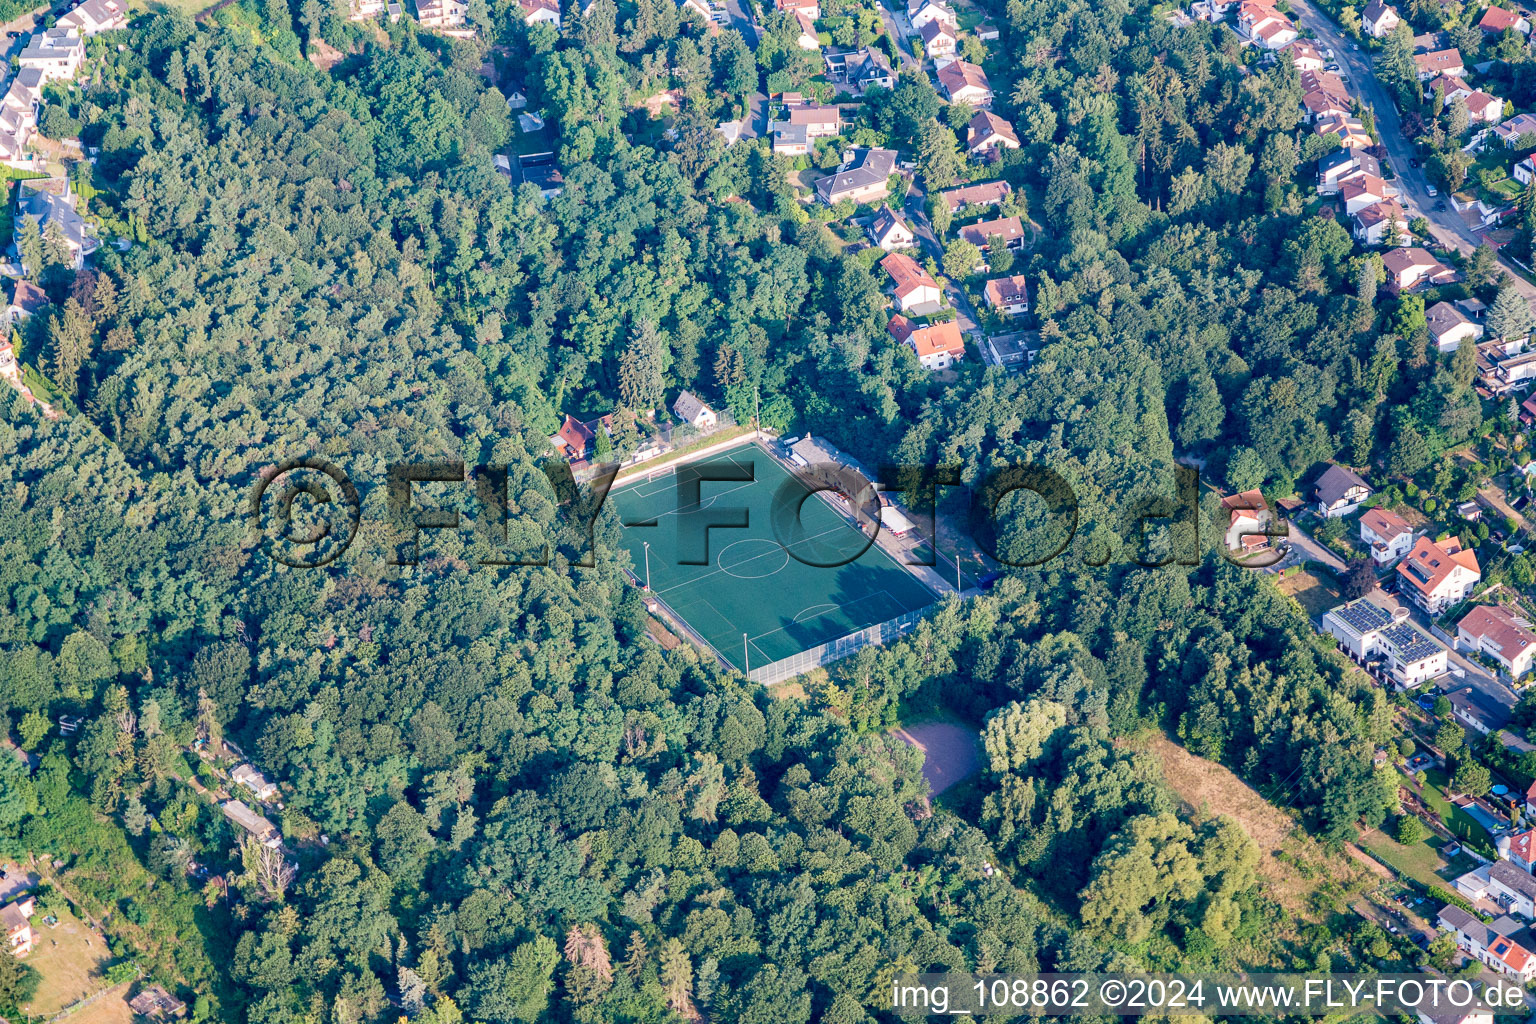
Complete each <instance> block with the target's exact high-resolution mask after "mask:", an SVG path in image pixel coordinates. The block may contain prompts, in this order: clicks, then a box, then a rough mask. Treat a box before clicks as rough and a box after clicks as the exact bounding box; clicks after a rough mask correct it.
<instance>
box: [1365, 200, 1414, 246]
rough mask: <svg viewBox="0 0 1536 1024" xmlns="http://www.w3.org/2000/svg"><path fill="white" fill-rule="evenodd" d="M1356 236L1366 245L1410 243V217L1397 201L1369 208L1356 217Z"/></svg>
mask: <svg viewBox="0 0 1536 1024" xmlns="http://www.w3.org/2000/svg"><path fill="white" fill-rule="evenodd" d="M1354 236H1355V238H1357V239H1358V240H1360V241H1362V242H1364V243H1365V244H1366V245H1398V244H1401V243H1403V242H1406V241H1408V240H1409V239H1410V238H1412V236H1411V235H1410V234H1409V233H1408V215H1407V214H1406V213H1404V212H1403V208H1402V206H1401V205H1400V204H1399V203H1398V202H1397V200H1395V199H1385V200H1383V201H1381V202H1379V203H1377V204H1376V205H1375V206H1367V207H1366V208H1365V209H1363V210H1361V211H1360V212H1359V213H1357V214H1355V215H1354Z"/></svg>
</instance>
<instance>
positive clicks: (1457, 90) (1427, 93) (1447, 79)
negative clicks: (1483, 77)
mask: <svg viewBox="0 0 1536 1024" xmlns="http://www.w3.org/2000/svg"><path fill="white" fill-rule="evenodd" d="M1436 91H1438V92H1439V93H1440V98H1441V99H1442V100H1444V101H1445V103H1446V104H1447V105H1449V104H1451V103H1453V102H1454V101H1456V100H1458V99H1466V98H1467V97H1468V96H1471V95H1472V93H1473V92H1475V91H1476V90H1474V89H1473V88H1472V87H1471V86H1470V85H1468V84H1467V83H1466V82H1465V81H1463V80H1462V79H1460V78H1454V77H1452V76H1451V75H1440V76H1438V77H1437V78H1435V79H1434V80H1433V81H1430V82H1429V83H1427V84H1426V85H1425V86H1424V98H1425V99H1431V98H1433V97H1434V95H1435V93H1436Z"/></svg>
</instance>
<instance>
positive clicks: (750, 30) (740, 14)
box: [725, 0, 758, 50]
mask: <svg viewBox="0 0 1536 1024" xmlns="http://www.w3.org/2000/svg"><path fill="white" fill-rule="evenodd" d="M725 10H726V13H727V14H729V15H730V16H731V27H732V28H734V29H735V30H736V31H737V32H740V33H741V38H742V39H745V40H746V42H747V45H748V46H750V47H751V48H752V49H753V50H756V49H757V42H758V39H757V23H756V22H755V21H753V20H752V15H751V13H750V12H749V11H748V10H747V8H746V6H745V5H744V4H743V3H742V0H725Z"/></svg>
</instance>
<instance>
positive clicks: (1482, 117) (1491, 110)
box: [1462, 89, 1504, 124]
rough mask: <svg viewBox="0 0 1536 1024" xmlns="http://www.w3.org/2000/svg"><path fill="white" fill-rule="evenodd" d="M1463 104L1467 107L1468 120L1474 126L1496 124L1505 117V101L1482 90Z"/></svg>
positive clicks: (1474, 92) (1467, 98) (1464, 100)
mask: <svg viewBox="0 0 1536 1024" xmlns="http://www.w3.org/2000/svg"><path fill="white" fill-rule="evenodd" d="M1462 102H1463V103H1465V104H1466V105H1467V118H1468V120H1469V121H1470V122H1471V123H1472V124H1494V123H1496V122H1497V121H1499V120H1500V119H1502V118H1503V117H1504V100H1503V99H1502V98H1501V97H1498V96H1490V95H1489V94H1488V93H1486V92H1483V91H1482V90H1480V89H1479V90H1475V91H1473V92H1472V94H1471V95H1469V96H1467V97H1465V98H1464V99H1463V100H1462Z"/></svg>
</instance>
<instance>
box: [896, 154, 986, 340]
mask: <svg viewBox="0 0 1536 1024" xmlns="http://www.w3.org/2000/svg"><path fill="white" fill-rule="evenodd" d="M927 198H928V194H927V193H926V192H925V191H923V189H921V188H920V187H918V184H917V182H916V181H915V180H914V181H913V182H912V184H911V185H910V186H909V187H908V189H907V196H906V201H905V205H904V206H903V207H902V209H903V210H904V211H905V212H906V215H907V220H908V221H910V222H911V224H912V234H913V236H914V237H915V238H916V239H917V241H918V244H919V245H921V246H922V247H923V249H925V250H926V251H927V252H928V253H929V254H930V255H931V256H933V258H934V259H935V260H936V261H938V263H939V265H940V266H943V264H944V246H942V245H940V244H939V239H938V236H937V235H935V234H934V233H933V224H932V223H931V222H929V220H928V211H927V209H926V208H925V206H924V204H925V203H926V201H927ZM944 290H945V291H946V292H947V293H948V295H949V304H950V305H951V306H953V307H954V308H955V319H956V321H957V322H958V323H959V324H960V333H962V334H979V333H980V331H981V328H980V326H979V325H978V322H977V316H976V310H975V309H974V308H972V306H971V301H970V299H968V298H966V297H965V292H964V291H963V290H962V289H961V288H960V287H959V286H958V285H956V284H954V283H953V282H949V281H948V280H947V279H946V283H945V286H944Z"/></svg>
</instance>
